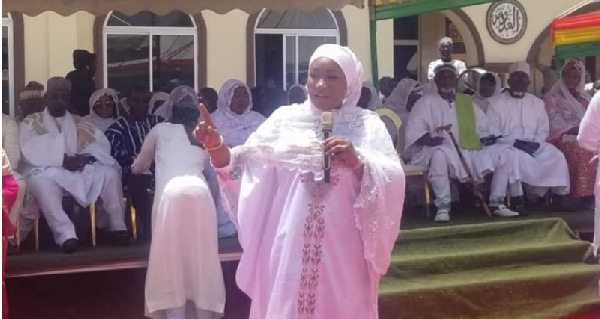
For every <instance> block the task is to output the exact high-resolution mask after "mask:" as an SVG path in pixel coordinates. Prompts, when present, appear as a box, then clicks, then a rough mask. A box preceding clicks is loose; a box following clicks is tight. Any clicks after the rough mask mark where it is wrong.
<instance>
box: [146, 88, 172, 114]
mask: <svg viewBox="0 0 600 319" xmlns="http://www.w3.org/2000/svg"><path fill="white" fill-rule="evenodd" d="M168 100H169V93H165V92H156V93H154V94H153V95H152V98H151V99H150V107H149V108H148V115H153V113H154V112H155V111H158V108H156V110H155V109H154V105H155V104H156V102H158V101H163V102H164V103H163V104H162V105H164V104H165V103H166V102H167V101H168ZM162 105H161V106H162Z"/></svg>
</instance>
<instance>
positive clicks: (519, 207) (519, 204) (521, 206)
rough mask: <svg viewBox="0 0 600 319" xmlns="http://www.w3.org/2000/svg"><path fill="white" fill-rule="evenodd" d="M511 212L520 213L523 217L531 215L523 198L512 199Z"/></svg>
mask: <svg viewBox="0 0 600 319" xmlns="http://www.w3.org/2000/svg"><path fill="white" fill-rule="evenodd" d="M510 210H512V211H515V212H517V213H519V215H521V216H527V215H529V209H527V206H525V201H524V200H523V197H521V196H518V197H511V198H510Z"/></svg>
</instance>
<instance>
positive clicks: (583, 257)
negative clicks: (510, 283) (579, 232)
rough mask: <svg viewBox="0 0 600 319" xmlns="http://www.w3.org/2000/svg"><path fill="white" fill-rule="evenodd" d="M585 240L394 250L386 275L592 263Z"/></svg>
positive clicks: (396, 275)
mask: <svg viewBox="0 0 600 319" xmlns="http://www.w3.org/2000/svg"><path fill="white" fill-rule="evenodd" d="M592 252H593V249H592V246H591V245H590V244H589V243H588V242H584V241H579V240H571V241H567V242H560V243H552V244H547V243H543V242H542V243H538V242H532V243H521V244H516V243H513V244H510V245H498V246H489V247H485V248H479V249H468V248H467V249H464V250H457V251H456V252H455V251H431V250H430V251H423V252H422V253H421V254H419V255H416V254H407V255H405V254H403V253H402V250H401V249H400V250H398V251H396V252H395V253H394V255H392V263H391V265H390V268H389V270H388V273H387V275H386V276H390V277H396V278H398V279H403V278H414V277H416V276H427V275H432V274H444V273H453V272H456V271H468V270H476V269H492V268H496V267H507V266H515V267H516V266H535V265H547V264H560V263H578V262H581V263H593V262H595V259H594V258H593V254H592Z"/></svg>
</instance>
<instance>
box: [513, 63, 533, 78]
mask: <svg viewBox="0 0 600 319" xmlns="http://www.w3.org/2000/svg"><path fill="white" fill-rule="evenodd" d="M519 71H520V72H525V73H526V74H527V75H530V73H531V67H530V66H529V64H528V63H527V62H525V61H520V62H515V63H513V64H511V65H510V68H509V69H508V73H509V74H512V73H515V72H519Z"/></svg>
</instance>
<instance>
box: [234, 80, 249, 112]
mask: <svg viewBox="0 0 600 319" xmlns="http://www.w3.org/2000/svg"><path fill="white" fill-rule="evenodd" d="M248 105H250V96H249V95H248V90H246V88H245V87H243V86H238V87H236V88H235V90H233V97H232V98H231V105H230V106H229V107H230V108H231V111H232V112H234V113H237V114H240V115H242V114H244V112H246V109H248Z"/></svg>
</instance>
